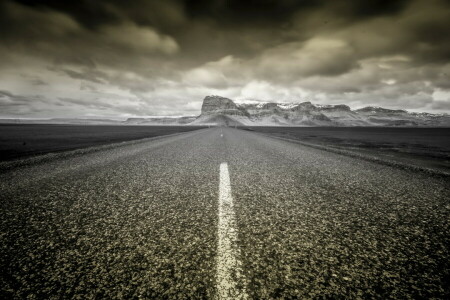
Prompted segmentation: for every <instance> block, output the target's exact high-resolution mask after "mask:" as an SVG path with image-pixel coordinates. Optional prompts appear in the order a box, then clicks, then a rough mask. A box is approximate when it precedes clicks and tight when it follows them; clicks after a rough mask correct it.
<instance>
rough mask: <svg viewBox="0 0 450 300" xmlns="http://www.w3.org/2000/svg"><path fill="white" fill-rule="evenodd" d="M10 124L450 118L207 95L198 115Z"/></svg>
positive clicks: (378, 122) (441, 123)
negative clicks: (244, 101)
mask: <svg viewBox="0 0 450 300" xmlns="http://www.w3.org/2000/svg"><path fill="white" fill-rule="evenodd" d="M0 123H4V124H5V123H9V124H21V123H28V124H79V125H102V124H103V125H155V126H156V125H160V126H161V125H213V126H387V127H450V115H448V114H430V113H413V112H408V111H406V110H399V109H397V110H393V109H387V108H382V107H374V106H368V107H364V108H361V109H356V110H352V109H351V108H350V107H349V106H347V105H344V104H340V105H317V104H316V105H314V104H312V103H311V102H292V103H275V102H258V101H252V102H251V103H239V104H238V103H235V102H234V101H233V100H231V99H228V98H225V97H220V96H206V97H205V99H203V104H202V108H201V113H200V115H199V116H197V117H195V116H190V117H142V118H128V119H127V120H124V121H120V120H108V119H100V118H97V119H95V118H92V119H64V118H55V119H3V120H1V119H0Z"/></svg>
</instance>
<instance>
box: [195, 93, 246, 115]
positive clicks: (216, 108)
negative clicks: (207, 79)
mask: <svg viewBox="0 0 450 300" xmlns="http://www.w3.org/2000/svg"><path fill="white" fill-rule="evenodd" d="M211 114H223V115H235V116H236V115H237V116H244V115H246V114H245V110H242V109H240V108H239V107H238V106H237V105H236V104H235V103H234V102H233V101H232V100H230V99H228V98H224V97H220V96H207V97H205V99H204V100H203V104H202V115H211Z"/></svg>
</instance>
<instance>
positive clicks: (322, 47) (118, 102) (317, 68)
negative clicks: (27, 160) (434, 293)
mask: <svg viewBox="0 0 450 300" xmlns="http://www.w3.org/2000/svg"><path fill="white" fill-rule="evenodd" d="M449 20H450V3H449V2H448V1H445V0H399V1H386V0H370V1H357V0H352V1H348V0H345V1H344V0H303V1H302V0H278V1H276V0H259V1H257V0H248V1H242V0H241V1H238V0H208V1H206V0H204V1H199V0H196V1H191V0H184V1H182V0H137V1H119V0H104V1H94V0H82V1H57V0H53V1H52V0H34V1H31V0H29V1H28V0H21V1H19V0H17V1H13V0H0V55H1V57H2V60H0V90H2V93H1V95H0V103H1V107H2V110H1V113H0V117H17V116H20V117H82V116H93V115H95V116H105V117H109V116H118V117H128V116H146V115H196V114H198V113H199V111H200V107H201V103H202V99H203V98H204V97H205V96H206V95H209V94H218V95H222V96H226V97H231V98H233V99H237V100H241V101H242V100H246V99H249V100H266V101H267V100H271V101H278V102H284V101H312V102H315V103H319V104H327V103H330V104H337V103H344V104H347V105H349V106H351V107H353V108H359V107H363V106H367V105H379V106H384V107H388V108H401V109H408V110H413V111H429V112H449V107H450V105H449V103H450V79H449V74H450V39H449V38H448V37H449V36H450V21H449Z"/></svg>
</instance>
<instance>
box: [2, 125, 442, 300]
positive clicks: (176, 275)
mask: <svg viewBox="0 0 450 300" xmlns="http://www.w3.org/2000/svg"><path fill="white" fill-rule="evenodd" d="M224 163H226V164H224ZM449 199H450V184H449V180H448V178H443V177H433V176H430V175H428V174H425V173H423V174H422V173H413V172H410V171H407V170H400V169H396V168H394V167H389V166H384V165H379V164H376V163H372V162H368V161H364V160H359V159H355V158H351V157H346V156H342V155H338V154H335V153H331V152H326V151H323V150H318V149H313V148H308V147H306V146H302V145H298V144H295V143H290V142H288V141H283V140H279V139H274V138H270V137H265V136H262V135H260V134H256V133H253V132H248V131H243V130H236V129H231V128H211V129H202V130H197V131H193V132H188V133H183V134H180V135H176V136H169V137H164V138H160V139H158V140H153V141H146V142H142V143H135V144H130V145H128V146H121V147H117V148H113V149H106V150H102V151H97V152H89V153H87V154H84V155H79V154H78V155H74V156H73V157H67V156H65V157H64V158H61V159H54V160H52V161H42V162H36V164H35V165H28V166H19V167H17V168H14V169H9V170H6V169H4V170H3V171H1V173H0V207H1V209H0V247H1V248H0V253H1V254H0V270H1V275H0V280H1V281H0V289H1V292H0V298H3V299H25V298H28V299H140V298H142V299H147V298H148V299H151V298H157V299H192V298H208V299H214V298H218V297H217V296H218V295H219V296H224V297H226V296H227V295H234V296H235V297H236V298H242V299H245V298H251V299H296V298H304V299H315V298H320V299H324V298H325V299H327V298H333V299H336V298H341V299H342V298H346V299H368V298H378V299H389V298H393V299H408V298H409V299H419V298H424V299H430V298H433V297H434V298H435V299H445V298H447V299H448V298H449V296H450V290H449V286H450V282H449V278H450V274H449V270H450V265H449V264H450V263H449V261H450V253H449V251H450V249H449V245H450V234H449V233H450V231H449V229H450V228H449V227H450V225H449V220H450V218H449V216H450V203H449ZM234 268H238V269H239V270H237V271H236V270H235V271H236V273H233V274H234V275H233V274H231V275H230V273H227V272H233V269H234ZM218 274H219V275H218ZM218 278H226V280H228V281H234V282H224V281H222V282H219V281H220V280H219V279H218ZM224 280H225V279H224ZM227 288H230V289H236V291H235V292H236V293H235V294H233V293H228V292H229V291H227V290H226V289H227ZM230 297H231V296H230Z"/></svg>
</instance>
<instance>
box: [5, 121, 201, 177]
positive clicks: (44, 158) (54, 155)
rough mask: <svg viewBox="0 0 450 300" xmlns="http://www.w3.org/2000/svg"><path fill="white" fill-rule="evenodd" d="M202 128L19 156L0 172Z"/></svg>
mask: <svg viewBox="0 0 450 300" xmlns="http://www.w3.org/2000/svg"><path fill="white" fill-rule="evenodd" d="M202 129H205V128H201V129H196V130H191V131H183V132H176V133H171V134H165V135H159V136H153V137H148V138H141V139H137V140H131V141H123V142H116V143H111V144H106V145H99V146H91V147H86V148H79V149H74V150H66V151H61V152H49V153H45V154H38V155H36V156H32V157H27V158H21V159H20V158H19V159H16V160H11V161H3V162H0V172H4V171H9V170H12V169H15V168H18V167H23V166H29V165H35V164H39V163H45V162H50V161H54V160H57V159H63V158H67V157H72V156H79V155H84V154H89V153H95V152H98V151H103V150H110V149H114V148H119V147H123V146H129V145H135V144H140V143H145V142H148V141H154V140H159V139H162V138H166V137H173V136H177V135H181V134H184V133H189V132H195V131H197V130H202Z"/></svg>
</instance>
